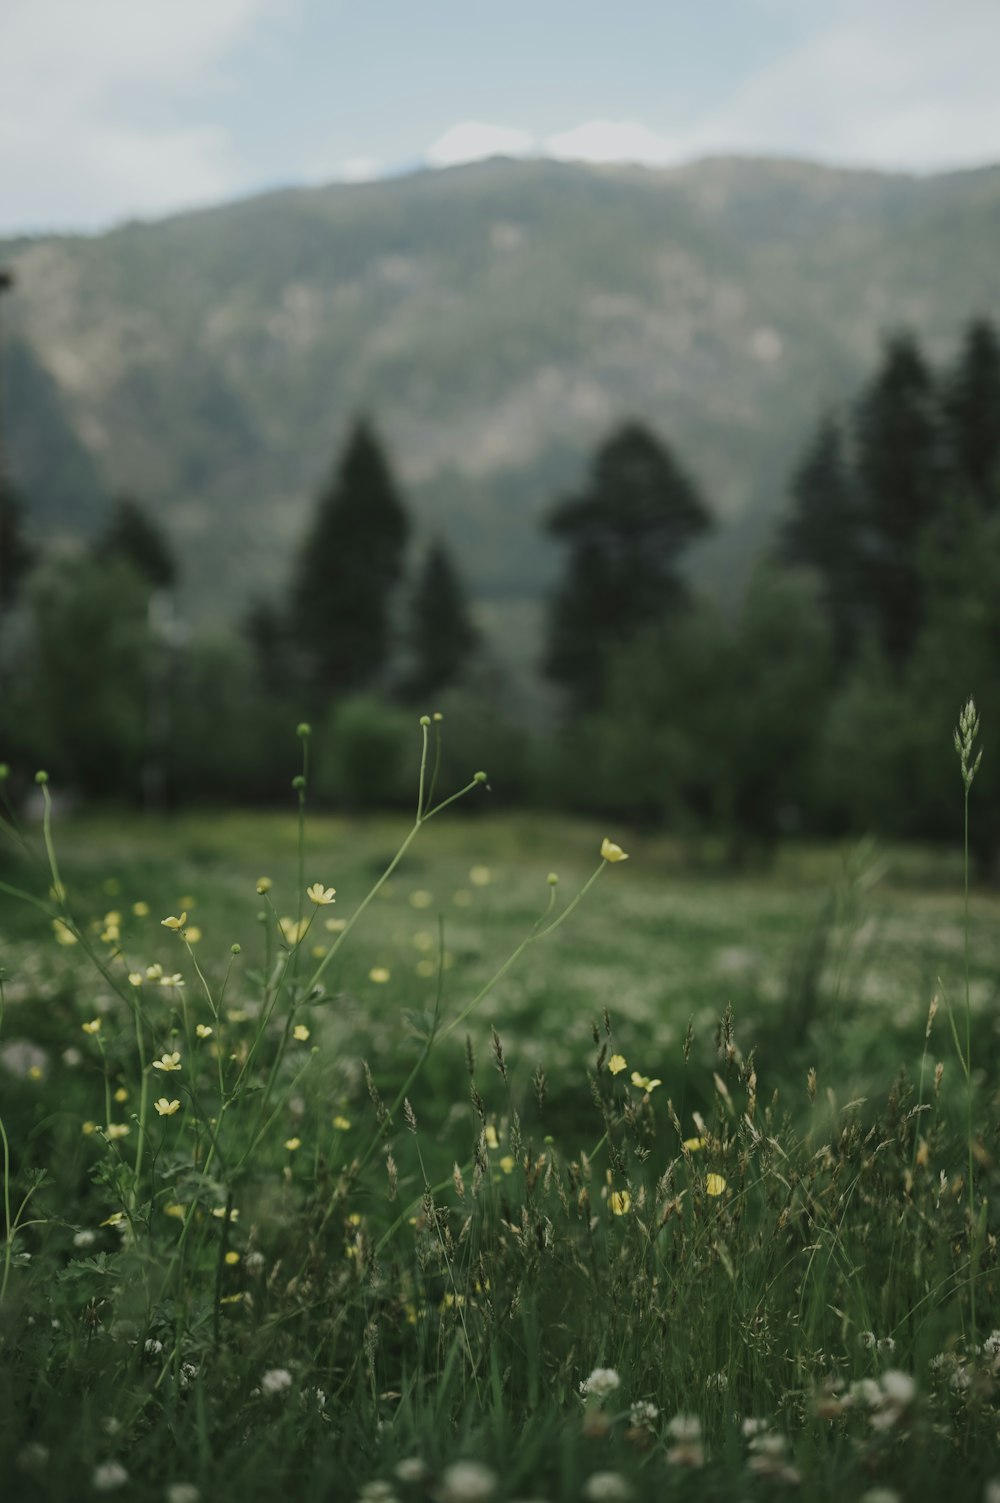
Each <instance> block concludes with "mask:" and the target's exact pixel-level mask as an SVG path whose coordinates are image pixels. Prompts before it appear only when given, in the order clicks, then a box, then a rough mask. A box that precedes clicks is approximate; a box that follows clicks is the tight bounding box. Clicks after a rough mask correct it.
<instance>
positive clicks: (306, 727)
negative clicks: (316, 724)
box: [295, 720, 312, 738]
mask: <svg viewBox="0 0 1000 1503" xmlns="http://www.w3.org/2000/svg"><path fill="white" fill-rule="evenodd" d="M295 734H296V736H302V737H303V738H304V737H306V736H311V735H312V726H311V725H310V724H309V722H308V720H301V721H300V722H299V724H298V725H297V726H296V728H295Z"/></svg>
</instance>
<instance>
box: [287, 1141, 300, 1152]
mask: <svg viewBox="0 0 1000 1503" xmlns="http://www.w3.org/2000/svg"><path fill="white" fill-rule="evenodd" d="M285 1147H286V1148H287V1149H288V1152H289V1153H294V1152H295V1151H296V1149H297V1148H301V1147H302V1139H301V1138H286V1139H285Z"/></svg>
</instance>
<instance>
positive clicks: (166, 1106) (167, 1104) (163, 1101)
mask: <svg viewBox="0 0 1000 1503" xmlns="http://www.w3.org/2000/svg"><path fill="white" fill-rule="evenodd" d="M153 1106H154V1108H155V1109H156V1111H157V1112H158V1114H159V1115H160V1116H161V1117H172V1116H173V1115H174V1112H179V1111H180V1109H181V1104H180V1102H179V1101H168V1100H167V1098H166V1096H161V1097H160V1099H159V1101H154V1102H153Z"/></svg>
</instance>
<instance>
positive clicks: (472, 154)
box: [424, 120, 536, 167]
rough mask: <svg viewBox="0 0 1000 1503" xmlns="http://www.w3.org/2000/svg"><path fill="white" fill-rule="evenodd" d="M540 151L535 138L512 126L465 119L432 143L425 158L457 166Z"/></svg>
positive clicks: (434, 165)
mask: <svg viewBox="0 0 1000 1503" xmlns="http://www.w3.org/2000/svg"><path fill="white" fill-rule="evenodd" d="M535 150H536V143H535V138H534V136H532V135H531V134H530V132H529V131H526V130H518V129H517V127H516V126H510V125H487V124H486V123H485V122H484V121H482V120H463V121H462V122H461V124H459V125H453V126H452V127H451V128H450V130H446V131H445V133H444V135H443V136H439V137H438V139H437V140H436V141H434V142H432V144H431V145H430V146H428V148H427V150H426V152H425V153H424V157H425V159H426V161H428V162H429V163H430V165H431V166H432V167H456V166H458V165H459V163H461V162H478V161H481V160H482V159H483V158H484V157H527V156H531V155H532V154H533V153H534V152H535Z"/></svg>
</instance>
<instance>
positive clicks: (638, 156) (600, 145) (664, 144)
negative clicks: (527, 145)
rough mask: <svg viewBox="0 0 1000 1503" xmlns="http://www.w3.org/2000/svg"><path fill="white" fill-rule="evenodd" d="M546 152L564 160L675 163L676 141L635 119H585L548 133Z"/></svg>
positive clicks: (649, 163)
mask: <svg viewBox="0 0 1000 1503" xmlns="http://www.w3.org/2000/svg"><path fill="white" fill-rule="evenodd" d="M545 152H546V155H547V156H551V157H556V158H557V159H558V160H559V161H564V162H569V161H576V162H644V163H646V164H648V165H650V166H662V165H663V164H664V163H666V162H676V161H677V159H678V155H679V153H678V147H677V143H676V141H671V140H668V138H667V137H666V136H661V135H658V134H657V132H656V131H654V130H650V129H649V127H648V126H647V125H643V124H642V123H641V122H640V121H638V120H588V121H587V122H586V123H585V124H584V125H577V126H575V127H574V128H573V130H567V131H562V132H561V133H560V134H559V135H555V136H549V138H548V139H547V141H546V142H545Z"/></svg>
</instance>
